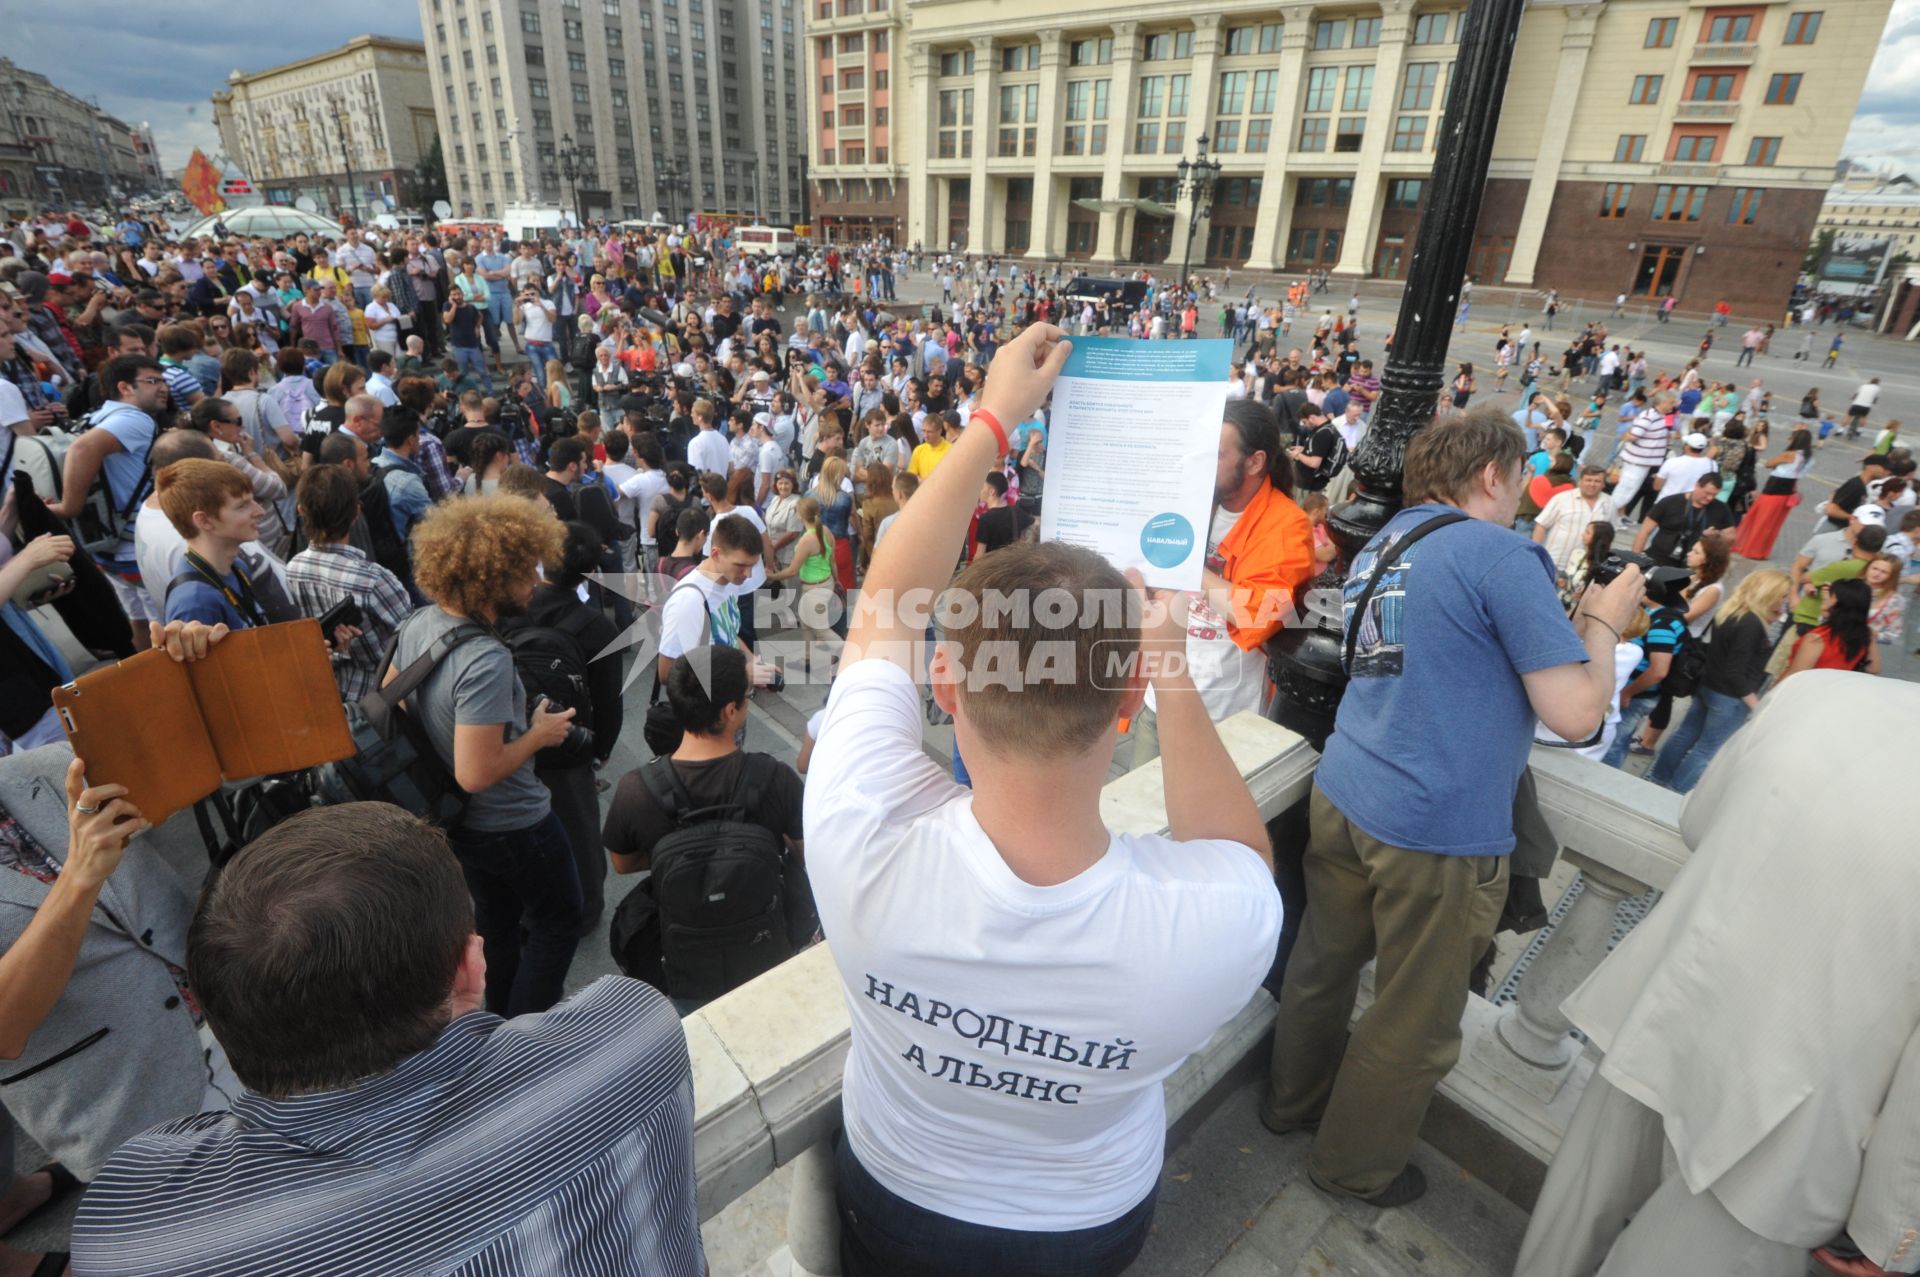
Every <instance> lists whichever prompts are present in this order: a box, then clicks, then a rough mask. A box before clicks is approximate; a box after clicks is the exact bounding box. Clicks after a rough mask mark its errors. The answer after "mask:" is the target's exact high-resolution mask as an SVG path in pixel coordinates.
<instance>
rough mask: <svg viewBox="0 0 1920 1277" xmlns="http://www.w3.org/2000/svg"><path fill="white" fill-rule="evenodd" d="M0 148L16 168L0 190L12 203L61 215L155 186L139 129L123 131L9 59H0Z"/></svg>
mask: <svg viewBox="0 0 1920 1277" xmlns="http://www.w3.org/2000/svg"><path fill="white" fill-rule="evenodd" d="M0 145H5V146H6V147H7V149H8V151H9V152H10V154H11V156H12V157H13V159H14V160H15V163H14V164H10V165H9V166H8V168H7V172H8V174H9V176H8V177H7V178H6V184H5V186H0V196H5V197H7V198H10V199H18V200H25V201H28V202H32V203H36V204H38V203H44V204H47V205H49V206H53V207H59V206H62V205H64V204H65V203H67V202H69V201H79V200H88V201H101V200H106V199H111V198H114V197H116V196H119V195H131V194H136V193H138V192H141V191H146V190H150V189H152V188H153V187H155V186H157V185H158V184H159V180H160V169H159V160H158V157H157V156H156V155H155V154H154V152H153V134H152V133H151V132H150V131H149V130H148V129H147V128H146V126H145V125H140V126H137V127H136V126H133V125H129V124H127V123H125V122H123V121H122V120H120V119H118V118H116V117H115V116H112V115H109V114H108V113H107V112H105V111H103V110H101V109H100V107H99V106H98V105H97V104H95V103H93V102H91V101H89V100H88V99H86V98H82V97H78V96H76V95H74V94H72V93H69V92H67V91H66V90H65V89H63V88H61V87H60V86H58V85H56V84H54V83H53V82H52V81H51V80H49V79H47V77H46V76H44V75H41V74H39V73H38V72H35V71H28V70H26V69H25V68H23V67H20V66H17V65H15V64H14V62H13V61H12V60H11V59H9V58H0ZM23 176H24V177H25V178H26V179H27V180H26V184H25V188H24V189H21V178H22V177H23Z"/></svg>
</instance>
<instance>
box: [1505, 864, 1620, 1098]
mask: <svg viewBox="0 0 1920 1277" xmlns="http://www.w3.org/2000/svg"><path fill="white" fill-rule="evenodd" d="M1563 854H1565V855H1566V857H1567V859H1568V861H1569V862H1570V863H1572V864H1573V865H1575V866H1577V867H1578V868H1579V870H1580V873H1581V877H1582V878H1583V879H1584V880H1585V888H1584V889H1583V890H1582V891H1581V893H1580V895H1579V897H1578V898H1577V899H1575V900H1574V902H1573V905H1572V907H1571V908H1570V909H1569V910H1568V911H1567V916H1566V917H1565V918H1563V919H1562V920H1561V921H1560V923H1559V925H1558V926H1556V927H1554V929H1553V934H1552V935H1551V936H1550V937H1548V939H1547V944H1546V947H1545V948H1544V949H1542V950H1541V951H1540V955H1539V956H1538V957H1537V958H1535V959H1534V960H1533V963H1532V965H1531V966H1529V967H1528V968H1527V971H1526V975H1525V977H1524V978H1523V979H1522V980H1521V982H1520V995H1519V998H1518V1000H1517V1001H1516V1002H1515V1004H1514V1005H1512V1006H1509V1007H1507V1008H1505V1009H1504V1010H1502V1011H1501V1013H1500V1018H1499V1019H1498V1020H1497V1021H1495V1023H1494V1033H1493V1034H1492V1035H1490V1037H1489V1038H1488V1039H1486V1042H1487V1045H1488V1051H1487V1054H1488V1055H1489V1056H1490V1057H1491V1058H1489V1059H1488V1063H1492V1064H1494V1065H1495V1066H1496V1067H1497V1068H1499V1072H1500V1073H1501V1075H1502V1076H1504V1077H1505V1078H1506V1079H1507V1080H1509V1081H1511V1082H1513V1083H1515V1084H1517V1085H1519V1086H1520V1087H1521V1088H1522V1089H1524V1090H1526V1091H1527V1092H1528V1093H1530V1094H1532V1095H1535V1096H1537V1097H1539V1098H1540V1099H1542V1100H1550V1099H1552V1097H1553V1096H1554V1095H1555V1094H1556V1093H1557V1092H1558V1091H1559V1090H1560V1086H1561V1084H1562V1083H1563V1082H1564V1081H1565V1080H1566V1076H1567V1073H1568V1071H1569V1069H1570V1067H1571V1065H1572V1064H1573V1061H1574V1057H1575V1056H1576V1055H1577V1054H1578V1050H1577V1049H1576V1047H1575V1045H1574V1041H1573V1038H1572V1036H1571V1030H1572V1028H1573V1026H1572V1024H1571V1023H1570V1022H1569V1021H1568V1020H1567V1017H1566V1016H1565V1015H1564V1014H1562V1013H1561V1010H1560V1003H1561V1002H1563V1001H1564V1000H1565V999H1566V997H1567V995H1568V994H1570V993H1572V992H1573V991H1574V990H1575V989H1576V988H1578V987H1579V986H1580V983H1581V981H1583V980H1585V979H1586V978H1587V977H1588V976H1589V975H1591V974H1593V970H1594V968H1595V967H1597V966H1599V965H1600V960H1601V959H1602V958H1604V957H1606V956H1607V940H1608V938H1609V937H1610V936H1611V934H1612V932H1613V916H1614V910H1615V909H1616V908H1617V907H1618V906H1619V904H1620V902H1621V901H1623V900H1625V899H1626V898H1627V897H1629V896H1634V895H1638V894H1640V893H1641V892H1643V891H1645V890H1646V889H1647V888H1646V886H1645V884H1643V883H1639V882H1636V881H1634V880H1633V879H1632V878H1629V877H1627V876H1626V875H1625V874H1621V873H1618V872H1616V871H1615V870H1612V869H1609V868H1608V867H1607V866H1605V865H1603V864H1600V863H1598V862H1596V861H1594V860H1592V859H1590V858H1588V857H1586V856H1583V855H1581V854H1580V853H1579V852H1576V851H1572V850H1568V851H1566V852H1565V853H1563ZM1495 1041H1497V1042H1498V1044H1499V1047H1498V1048H1494V1047H1493V1046H1492V1044H1493V1042H1495ZM1501 1057H1504V1059H1503V1058H1501ZM1502 1064H1504V1065H1506V1066H1507V1067H1500V1066H1501V1065H1502Z"/></svg>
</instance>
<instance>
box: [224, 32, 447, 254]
mask: <svg viewBox="0 0 1920 1277" xmlns="http://www.w3.org/2000/svg"><path fill="white" fill-rule="evenodd" d="M213 120H214V124H215V125H216V126H218V128H219V130H220V145H221V147H222V149H223V150H224V151H225V152H226V155H227V158H228V159H229V160H231V161H233V162H234V163H235V164H237V165H239V166H240V168H241V169H242V170H244V171H245V173H246V175H247V177H248V178H249V179H250V180H251V181H252V182H253V184H254V187H255V189H257V190H259V191H260V192H261V193H262V194H264V195H265V196H266V199H267V202H268V203H270V204H292V203H294V202H296V201H297V200H299V199H300V198H301V197H302V196H308V197H311V198H312V199H313V200H314V201H315V202H316V203H317V204H319V205H320V206H321V207H322V208H324V209H326V210H328V211H329V212H332V213H334V214H339V213H348V212H352V211H354V210H355V209H358V210H359V214H360V216H361V217H363V218H364V217H369V216H372V215H373V214H375V213H378V212H385V211H386V210H387V208H388V207H390V206H389V204H388V203H387V201H388V199H389V198H391V200H392V201H393V203H392V205H391V207H406V206H409V205H411V204H412V203H414V200H415V190H414V186H415V181H416V169H417V166H418V165H419V163H420V161H421V159H422V158H423V157H424V156H425V155H426V154H427V152H428V151H429V150H430V149H431V148H432V146H433V139H434V136H435V127H436V125H435V120H434V110H433V93H432V87H431V84H430V82H429V80H428V77H427V52H426V46H424V45H423V44H421V42H420V41H418V40H403V39H397V38H395V37H393V36H382V35H363V36H356V37H355V38H353V39H351V40H349V41H347V42H346V43H345V44H343V45H341V46H340V47H339V48H337V49H329V50H327V51H326V52H325V53H316V54H314V55H313V56H312V57H307V58H301V59H300V60H299V61H298V62H289V63H287V64H286V65H284V66H277V67H272V68H269V69H268V70H265V71H253V72H244V71H235V72H234V73H233V74H232V75H230V76H228V77H227V87H226V88H224V89H220V90H218V91H216V92H215V93H214V95H213Z"/></svg>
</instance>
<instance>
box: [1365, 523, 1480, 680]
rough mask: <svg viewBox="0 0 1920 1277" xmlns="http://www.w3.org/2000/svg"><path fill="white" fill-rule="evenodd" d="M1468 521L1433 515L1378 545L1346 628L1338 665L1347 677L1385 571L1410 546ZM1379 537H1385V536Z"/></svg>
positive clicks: (1402, 555)
mask: <svg viewBox="0 0 1920 1277" xmlns="http://www.w3.org/2000/svg"><path fill="white" fill-rule="evenodd" d="M1472 517H1473V516H1472V515H1469V514H1465V513H1462V512H1461V511H1459V510H1449V511H1447V512H1446V513H1445V514H1436V515H1435V516H1433V518H1431V519H1428V520H1427V521H1426V522H1425V523H1422V524H1421V525H1420V526H1419V527H1417V528H1414V529H1412V530H1411V531H1409V532H1407V533H1406V534H1405V535H1404V536H1400V537H1397V538H1395V537H1387V540H1386V544H1385V545H1382V546H1381V547H1380V549H1379V551H1378V553H1376V554H1375V555H1374V559H1373V571H1372V572H1371V573H1370V574H1369V575H1368V577H1367V585H1366V588H1365V589H1363V590H1361V591H1360V601H1359V603H1358V604H1356V605H1355V606H1354V609H1353V620H1352V622H1350V623H1349V624H1348V626H1347V644H1346V652H1345V653H1344V654H1343V656H1342V658H1341V662H1340V663H1341V665H1342V666H1343V667H1344V668H1345V669H1346V671H1347V673H1348V675H1349V676H1351V675H1352V673H1353V649H1354V647H1355V645H1356V644H1358V643H1359V641H1360V627H1361V626H1363V625H1365V624H1366V623H1367V605H1368V604H1370V603H1372V602H1373V596H1374V593H1375V592H1376V591H1378V590H1379V588H1380V582H1381V581H1382V580H1383V579H1385V577H1386V575H1387V568H1388V567H1389V566H1390V565H1391V564H1392V563H1393V562H1394V561H1395V560H1396V559H1401V558H1404V557H1406V553H1407V551H1408V550H1410V549H1412V548H1413V546H1414V543H1415V542H1417V541H1419V540H1420V538H1421V537H1423V536H1426V535H1427V534H1428V533H1429V532H1437V531H1439V530H1440V529H1441V528H1444V527H1446V526H1447V525H1448V524H1451V523H1464V522H1466V521H1467V520H1468V519H1470V518H1472ZM1381 535H1382V536H1383V537H1386V536H1387V534H1385V533H1382V534H1381Z"/></svg>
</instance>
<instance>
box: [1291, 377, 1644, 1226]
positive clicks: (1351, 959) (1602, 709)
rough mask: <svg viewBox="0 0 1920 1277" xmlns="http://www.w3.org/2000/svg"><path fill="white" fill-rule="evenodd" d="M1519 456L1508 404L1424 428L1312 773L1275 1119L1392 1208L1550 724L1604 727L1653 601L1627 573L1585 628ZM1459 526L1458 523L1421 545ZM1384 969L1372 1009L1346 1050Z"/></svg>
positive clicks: (1498, 899)
mask: <svg viewBox="0 0 1920 1277" xmlns="http://www.w3.org/2000/svg"><path fill="white" fill-rule="evenodd" d="M1525 460H1526V441H1525V439H1524V438H1523V437H1522V435H1521V433H1520V429H1519V427H1518V426H1516V425H1515V424H1514V423H1513V422H1512V421H1510V420H1509V419H1508V418H1507V416H1506V414H1505V413H1503V412H1502V411H1500V410H1499V409H1497V408H1486V407H1482V408H1476V409H1474V410H1473V411H1471V412H1469V413H1466V414H1463V415H1460V416H1456V417H1453V418H1450V419H1448V420H1446V421H1443V422H1440V423H1438V424H1435V425H1432V426H1429V427H1427V428H1426V429H1424V430H1422V431H1420V432H1419V433H1418V434H1416V435H1415V436H1414V437H1413V441H1412V443H1411V444H1410V445H1409V446H1408V449H1407V459H1406V470H1405V478H1404V481H1403V483H1404V489H1405V493H1406V500H1407V502H1408V508H1407V509H1405V510H1402V511H1401V512H1400V513H1399V514H1397V515H1395V516H1394V517H1393V519H1392V520H1391V521H1389V522H1388V524H1387V526H1386V528H1385V529H1384V530H1382V532H1381V533H1380V534H1379V535H1377V536H1376V537H1374V539H1373V540H1372V541H1371V542H1370V543H1369V544H1368V546H1367V548H1366V549H1365V550H1363V551H1362V552H1361V553H1360V554H1359V556H1358V557H1357V558H1356V560H1355V562H1354V565H1353V571H1352V574H1351V575H1350V576H1349V578H1348V581H1347V586H1346V604H1345V610H1346V626H1347V629H1348V630H1349V631H1350V632H1351V633H1352V636H1353V640H1354V642H1353V647H1352V651H1353V657H1352V668H1351V670H1350V673H1351V675H1352V681H1351V682H1350V683H1349V685H1348V687H1347V690H1346V695H1345V698H1344V699H1343V700H1342V701H1341V704H1340V710H1339V715H1338V717H1337V718H1336V719H1335V723H1334V732H1333V735H1332V736H1331V737H1329V738H1328V740H1327V746H1326V750H1325V752H1324V754H1323V755H1322V758H1321V761H1320V766H1319V769H1318V772H1317V774H1316V776H1315V778H1314V787H1313V796H1312V822H1313V834H1312V841H1311V844H1310V845H1309V846H1308V848H1307V851H1306V856H1305V862H1304V865H1303V869H1304V874H1305V878H1306V886H1307V911H1306V917H1305V920H1304V922H1303V923H1302V925H1301V930H1300V938H1299V941H1298V943H1297V945H1296V947H1295V948H1294V950H1293V953H1292V957H1291V960H1290V961H1289V963H1288V966H1287V968H1286V976H1285V983H1284V985H1283V987H1282V989H1281V994H1280V1013H1279V1018H1278V1020H1277V1022H1276V1023H1275V1026H1274V1039H1273V1068H1272V1076H1271V1080H1270V1083H1269V1092H1268V1095H1267V1100H1266V1103H1265V1104H1264V1105H1262V1107H1261V1112H1260V1116H1261V1120H1262V1121H1263V1122H1265V1123H1266V1124H1267V1126H1268V1127H1269V1128H1271V1129H1273V1130H1274V1131H1276V1132H1278V1133H1281V1134H1284V1133H1287V1132H1289V1131H1295V1130H1316V1131H1317V1134H1316V1135H1315V1138H1314V1142H1313V1148H1312V1149H1311V1151H1310V1152H1309V1153H1308V1157H1307V1170H1308V1174H1309V1176H1310V1177H1311V1178H1312V1180H1313V1181H1314V1183H1315V1184H1317V1185H1319V1186H1320V1187H1321V1188H1322V1189H1324V1190H1326V1191H1328V1192H1332V1193H1338V1194H1343V1195H1346V1196H1351V1197H1357V1198H1360V1199H1362V1200H1364V1201H1366V1202H1369V1203H1372V1204H1374V1205H1379V1206H1397V1205H1402V1204H1404V1203H1406V1202H1409V1201H1412V1200H1413V1199H1414V1198H1416V1197H1418V1196H1419V1195H1420V1194H1421V1193H1422V1192H1423V1191H1424V1190H1425V1186H1426V1181H1425V1179H1424V1178H1423V1177H1422V1176H1421V1174H1420V1171H1419V1169H1418V1168H1417V1167H1414V1166H1411V1165H1409V1164H1408V1162H1407V1156H1408V1154H1409V1153H1410V1152H1411V1151H1412V1149H1413V1144H1414V1141H1415V1140H1416V1139H1417V1138H1418V1135H1419V1131H1420V1123H1421V1120H1422V1119H1423V1118H1424V1117H1425V1115H1426V1110H1427V1104H1428V1101H1429V1100H1430V1099H1431V1098H1432V1095H1433V1091H1434V1088H1435V1087H1436V1086H1438V1085H1439V1083H1440V1079H1441V1078H1442V1077H1444V1076H1445V1075H1446V1073H1447V1070H1448V1069H1450V1068H1451V1067H1452V1066H1453V1063H1454V1061H1455V1060H1456V1059H1457V1058H1458V1057H1459V1054H1460V1015H1461V1012H1462V1011H1463V1010H1464V1009H1465V1005H1466V999H1467V982H1468V977H1469V974H1470V973H1471V971H1472V968H1473V965H1474V963H1475V962H1476V961H1477V960H1478V959H1479V958H1480V956H1481V954H1482V953H1483V952H1485V950H1486V948H1487V945H1488V944H1489V943H1490V942H1491V940H1492V938H1493V930H1494V925H1495V923H1496V922H1497V921H1498V920H1499V917H1500V910H1501V907H1502V905H1503V903H1504V902H1505V899H1506V888H1507V856H1508V854H1509V853H1510V852H1512V850H1513V846H1514V833H1513V803H1514V795H1515V791H1516V790H1517V789H1518V787H1519V783H1520V778H1521V774H1522V773H1523V772H1524V771H1525V770H1526V765H1527V754H1528V751H1529V749H1530V747H1531V742H1532V738H1533V730H1534V722H1535V719H1536V718H1537V719H1539V720H1540V721H1542V722H1544V723H1546V724H1547V726H1548V727H1549V728H1550V729H1551V730H1552V731H1554V732H1557V733H1559V734H1560V735H1561V736H1563V737H1565V738H1567V739H1568V740H1585V739H1586V738H1587V737H1589V736H1591V735H1593V734H1594V732H1595V731H1597V730H1598V729H1599V728H1600V726H1601V724H1602V723H1603V722H1604V721H1605V718H1606V714H1607V709H1608V705H1609V703H1610V702H1611V700H1612V697H1613V687H1614V685H1613V668H1614V666H1613V650H1614V646H1615V644H1616V643H1617V642H1618V641H1619V633H1620V631H1621V629H1623V628H1624V627H1625V625H1626V623H1627V621H1628V620H1629V619H1631V618H1632V616H1633V615H1634V613H1635V611H1636V610H1637V609H1638V607H1639V604H1640V597H1641V589H1642V587H1641V580H1640V573H1639V571H1638V569H1636V568H1633V567H1629V568H1627V570H1626V571H1624V572H1623V573H1622V574H1621V575H1620V577H1619V578H1618V579H1617V580H1616V581H1615V582H1613V583H1612V584H1610V585H1608V586H1607V587H1606V588H1605V589H1603V590H1596V591H1592V592H1590V593H1588V594H1587V595H1586V596H1585V597H1584V598H1583V600H1582V603H1581V607H1580V609H1579V611H1578V613H1577V614H1576V618H1575V620H1574V622H1572V623H1569V621H1568V619H1567V616H1566V613H1565V612H1564V611H1563V610H1562V608H1561V606H1560V600H1559V598H1558V596H1557V594H1556V592H1555V589H1554V570H1553V563H1552V562H1551V560H1550V559H1549V558H1548V557H1547V555H1546V553H1545V551H1544V550H1542V549H1541V547H1539V546H1537V545H1535V544H1533V543H1532V542H1531V541H1528V540H1527V539H1526V538H1525V537H1523V536H1521V535H1519V534H1518V533H1516V532H1513V531H1512V530H1511V529H1510V527H1509V525H1510V524H1511V523H1512V522H1513V517H1514V513H1515V511H1516V510H1517V509H1518V506H1519V503H1520V495H1521V492H1522V486H1523V482H1524V480H1525V478H1526V475H1525V464H1524V463H1525ZM1461 515H1465V516H1467V517H1466V518H1464V519H1462V518H1460V516H1461ZM1446 516H1451V517H1452V518H1453V519H1455V520H1457V521H1456V522H1452V523H1450V524H1448V525H1445V526H1441V527H1436V528H1434V529H1432V530H1431V532H1430V534H1428V535H1423V536H1422V537H1421V539H1420V540H1419V541H1418V542H1417V543H1415V544H1412V545H1407V544H1406V541H1407V538H1408V537H1409V535H1410V534H1412V533H1414V532H1416V531H1417V530H1419V529H1420V528H1421V527H1422V525H1424V524H1427V523H1429V522H1430V521H1431V520H1434V519H1436V518H1439V517H1446ZM1376 573H1377V574H1379V578H1380V579H1379V581H1378V582H1377V584H1375V583H1374V581H1373V578H1374V576H1375V575H1376ZM1370 587H1371V588H1370ZM1576 625H1577V626H1578V627H1579V628H1578V630H1576V628H1575V626H1576ZM1376 956H1377V957H1378V959H1379V962H1378V966H1377V968H1376V975H1375V994H1374V1001H1373V1005H1372V1006H1370V1007H1369V1008H1368V1009H1367V1011H1366V1013H1365V1014H1364V1015H1362V1016H1361V1017H1360V1019H1359V1021H1358V1022H1357V1023H1355V1024H1354V1025H1353V1028H1352V1034H1351V1037H1350V1038H1349V1035H1348V1022H1349V1020H1350V1019H1351V1017H1352V1014H1353V1003H1354V993H1355V989H1356V988H1357V986H1358V983H1359V977H1360V968H1361V967H1362V966H1363V965H1364V964H1365V963H1366V961H1367V960H1368V959H1369V958H1373V957H1376Z"/></svg>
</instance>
